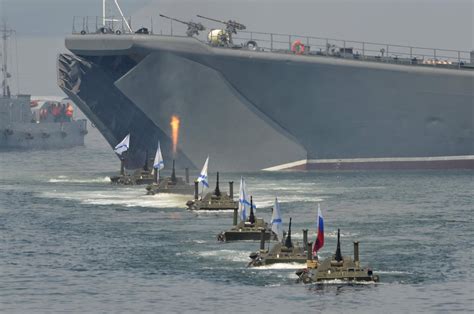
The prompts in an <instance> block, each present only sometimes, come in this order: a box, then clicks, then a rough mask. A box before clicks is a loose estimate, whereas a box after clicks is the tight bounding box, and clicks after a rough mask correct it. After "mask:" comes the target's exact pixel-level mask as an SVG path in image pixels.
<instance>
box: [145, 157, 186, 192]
mask: <svg viewBox="0 0 474 314" xmlns="http://www.w3.org/2000/svg"><path fill="white" fill-rule="evenodd" d="M156 173H157V171H155V177H154V182H153V183H152V184H149V185H147V187H146V190H147V194H148V195H155V194H157V193H172V194H185V195H192V194H193V191H194V187H193V186H192V185H190V184H189V169H188V168H186V169H185V173H186V174H185V179H183V178H182V177H177V176H176V170H175V162H174V160H173V169H172V171H171V176H170V177H166V178H163V179H158V178H157V175H156ZM156 181H158V183H157V182H156Z"/></svg>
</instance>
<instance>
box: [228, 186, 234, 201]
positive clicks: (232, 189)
mask: <svg viewBox="0 0 474 314" xmlns="http://www.w3.org/2000/svg"><path fill="white" fill-rule="evenodd" d="M229 196H230V198H231V199H232V200H233V199H234V181H229Z"/></svg>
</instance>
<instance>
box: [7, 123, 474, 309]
mask: <svg viewBox="0 0 474 314" xmlns="http://www.w3.org/2000/svg"><path fill="white" fill-rule="evenodd" d="M91 133H92V134H89V135H88V136H87V146H86V147H85V148H83V147H82V148H74V149H69V150H61V151H41V152H10V153H5V152H2V153H0V170H1V178H0V235H1V236H0V310H2V311H4V312H31V313H33V312H64V311H73V312H156V313H171V312H177V313H182V312H213V313H223V312H227V313H245V312H255V313H260V312H262V313H303V312H305V313H314V312H328V313H331V312H336V313H340V312H347V313H350V312H360V313H368V312H371V313H380V312H382V311H384V312H387V313H392V312H395V313H397V312H439V313H445V312H451V311H460V312H469V311H471V312H472V311H474V287H473V286H474V284H473V275H472V272H473V270H474V268H473V261H474V258H473V248H474V245H473V241H474V226H473V190H474V184H473V174H474V172H473V171H467V170H456V171H397V172H395V171H370V172H364V171H347V172H295V173H293V172H283V173H270V172H256V173H223V174H221V189H222V190H227V186H226V184H225V182H226V181H229V180H233V181H234V182H239V180H240V176H241V175H243V176H244V177H245V179H246V181H247V187H248V190H249V192H250V193H251V194H252V195H253V197H254V200H255V203H256V204H257V216H259V217H262V218H264V219H265V220H266V221H269V220H270V216H271V206H272V204H273V201H274V198H275V197H276V196H277V197H278V199H279V201H280V203H281V211H282V215H283V220H284V227H285V229H286V228H287V223H288V221H289V218H290V217H292V218H293V225H292V230H293V234H292V236H293V237H292V238H293V241H294V242H301V241H302V231H301V230H302V229H303V228H308V229H309V230H310V231H309V238H310V240H314V237H315V221H316V214H317V205H318V203H320V204H321V209H322V212H323V216H324V220H325V239H326V242H325V245H324V247H323V249H322V250H321V251H320V254H319V255H320V258H325V257H328V256H330V255H331V254H333V253H334V251H335V248H336V236H337V229H338V228H340V230H341V241H342V243H341V244H342V253H343V255H352V254H353V251H352V248H353V246H352V242H353V241H355V240H358V241H360V258H361V262H362V264H363V265H367V266H369V267H371V268H372V269H373V270H374V273H376V274H379V275H380V278H381V281H380V283H378V284H355V285H348V284H343V283H341V282H328V283H325V284H318V285H304V284H302V283H297V282H296V279H297V276H296V275H295V270H297V269H299V268H301V265H298V264H289V265H285V264H277V265H271V266H266V267H262V268H247V267H246V266H247V263H248V262H249V260H250V259H249V257H248V255H249V254H250V253H251V252H253V251H256V250H258V248H259V243H258V242H235V243H219V242H217V240H216V235H217V234H218V233H219V232H221V231H223V230H225V229H227V228H229V227H231V225H232V212H219V213H206V212H198V213H194V212H189V211H187V210H186V209H185V203H186V201H187V200H188V198H189V197H186V196H180V195H171V194H162V195H154V196H148V195H145V189H144V187H143V186H132V187H124V186H114V185H111V184H110V183H109V179H108V178H109V177H110V176H112V175H114V174H116V172H117V171H118V168H119V163H118V160H117V159H116V158H115V156H114V155H113V153H112V152H111V149H110V147H108V146H107V145H106V144H105V142H104V141H103V140H102V139H101V138H100V137H99V136H98V135H97V132H96V131H95V130H92V132H91ZM212 170H213V169H212V156H211V162H210V171H211V172H212ZM178 172H179V171H178ZM194 172H195V173H194V175H196V176H197V174H198V173H197V171H194ZM210 184H211V188H212V186H213V185H214V177H213V174H212V173H211V174H210ZM235 190H238V186H236V188H235ZM267 245H268V244H267ZM270 245H271V244H270Z"/></svg>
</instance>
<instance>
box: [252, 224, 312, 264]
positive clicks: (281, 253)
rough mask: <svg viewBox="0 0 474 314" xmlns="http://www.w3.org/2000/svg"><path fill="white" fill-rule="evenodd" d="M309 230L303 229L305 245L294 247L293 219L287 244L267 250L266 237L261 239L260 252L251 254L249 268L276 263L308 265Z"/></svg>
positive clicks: (276, 244)
mask: <svg viewBox="0 0 474 314" xmlns="http://www.w3.org/2000/svg"><path fill="white" fill-rule="evenodd" d="M307 243H308V229H303V245H302V246H301V245H300V244H299V243H296V245H293V241H292V240H291V218H290V225H289V227H288V233H287V235H286V240H285V243H284V244H283V243H281V242H277V243H275V244H274V245H273V247H272V248H271V249H269V250H268V249H265V237H263V236H262V237H261V238H260V250H259V251H258V252H253V253H251V254H250V256H249V257H250V259H251V261H250V262H249V264H248V265H247V266H251V267H258V266H264V265H270V264H276V263H302V264H303V263H306V258H307V256H306V247H307Z"/></svg>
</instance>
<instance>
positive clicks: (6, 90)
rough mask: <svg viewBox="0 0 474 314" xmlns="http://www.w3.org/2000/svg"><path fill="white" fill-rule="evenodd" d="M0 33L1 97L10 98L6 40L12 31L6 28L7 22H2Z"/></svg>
mask: <svg viewBox="0 0 474 314" xmlns="http://www.w3.org/2000/svg"><path fill="white" fill-rule="evenodd" d="M0 33H1V35H2V47H3V52H2V56H3V58H2V95H3V97H7V98H10V96H11V93H10V86H9V84H8V80H9V79H10V77H11V75H10V73H8V49H7V39H8V37H10V36H11V35H12V34H13V30H11V29H8V28H7V22H6V21H5V20H3V25H2V26H1V28H0Z"/></svg>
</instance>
